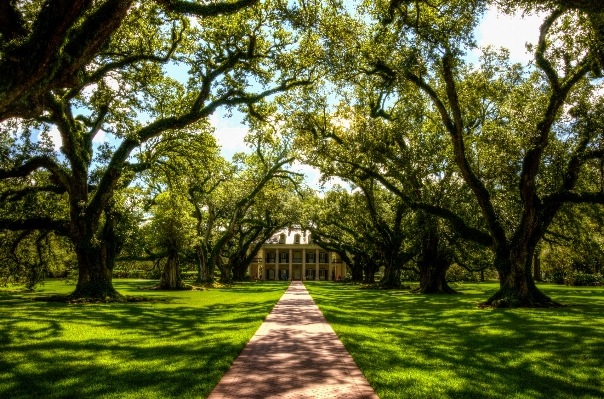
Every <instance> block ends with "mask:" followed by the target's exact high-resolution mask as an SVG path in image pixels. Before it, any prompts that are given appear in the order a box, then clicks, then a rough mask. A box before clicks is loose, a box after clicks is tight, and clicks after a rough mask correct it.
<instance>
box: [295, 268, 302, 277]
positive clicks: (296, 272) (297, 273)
mask: <svg viewBox="0 0 604 399" xmlns="http://www.w3.org/2000/svg"><path fill="white" fill-rule="evenodd" d="M301 275H302V272H301V271H300V269H294V280H300V278H301Z"/></svg>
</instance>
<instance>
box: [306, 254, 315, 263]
mask: <svg viewBox="0 0 604 399" xmlns="http://www.w3.org/2000/svg"><path fill="white" fill-rule="evenodd" d="M306 262H307V263H315V253H314V252H310V253H308V254H306Z"/></svg>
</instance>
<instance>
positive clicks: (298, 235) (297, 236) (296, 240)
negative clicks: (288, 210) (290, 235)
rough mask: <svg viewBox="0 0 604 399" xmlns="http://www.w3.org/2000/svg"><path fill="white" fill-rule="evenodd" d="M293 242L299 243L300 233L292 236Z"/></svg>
mask: <svg viewBox="0 0 604 399" xmlns="http://www.w3.org/2000/svg"><path fill="white" fill-rule="evenodd" d="M294 244H300V234H296V235H295V236H294Z"/></svg>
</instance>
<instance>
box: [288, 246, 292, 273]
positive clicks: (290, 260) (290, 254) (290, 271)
mask: <svg viewBox="0 0 604 399" xmlns="http://www.w3.org/2000/svg"><path fill="white" fill-rule="evenodd" d="M288 280H290V281H291V280H292V250H291V248H290V250H289V276H288Z"/></svg>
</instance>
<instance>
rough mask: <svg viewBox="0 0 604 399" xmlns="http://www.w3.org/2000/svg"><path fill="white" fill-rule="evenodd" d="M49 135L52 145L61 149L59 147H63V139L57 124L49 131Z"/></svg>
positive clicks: (56, 149) (57, 149)
mask: <svg viewBox="0 0 604 399" xmlns="http://www.w3.org/2000/svg"><path fill="white" fill-rule="evenodd" d="M40 134H41V133H40ZM48 136H49V137H50V140H51V141H52V145H53V146H54V147H55V151H59V148H61V145H63V140H61V133H59V129H57V127H56V126H53V127H52V128H51V129H50V131H49V132H48ZM38 139H39V136H38Z"/></svg>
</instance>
